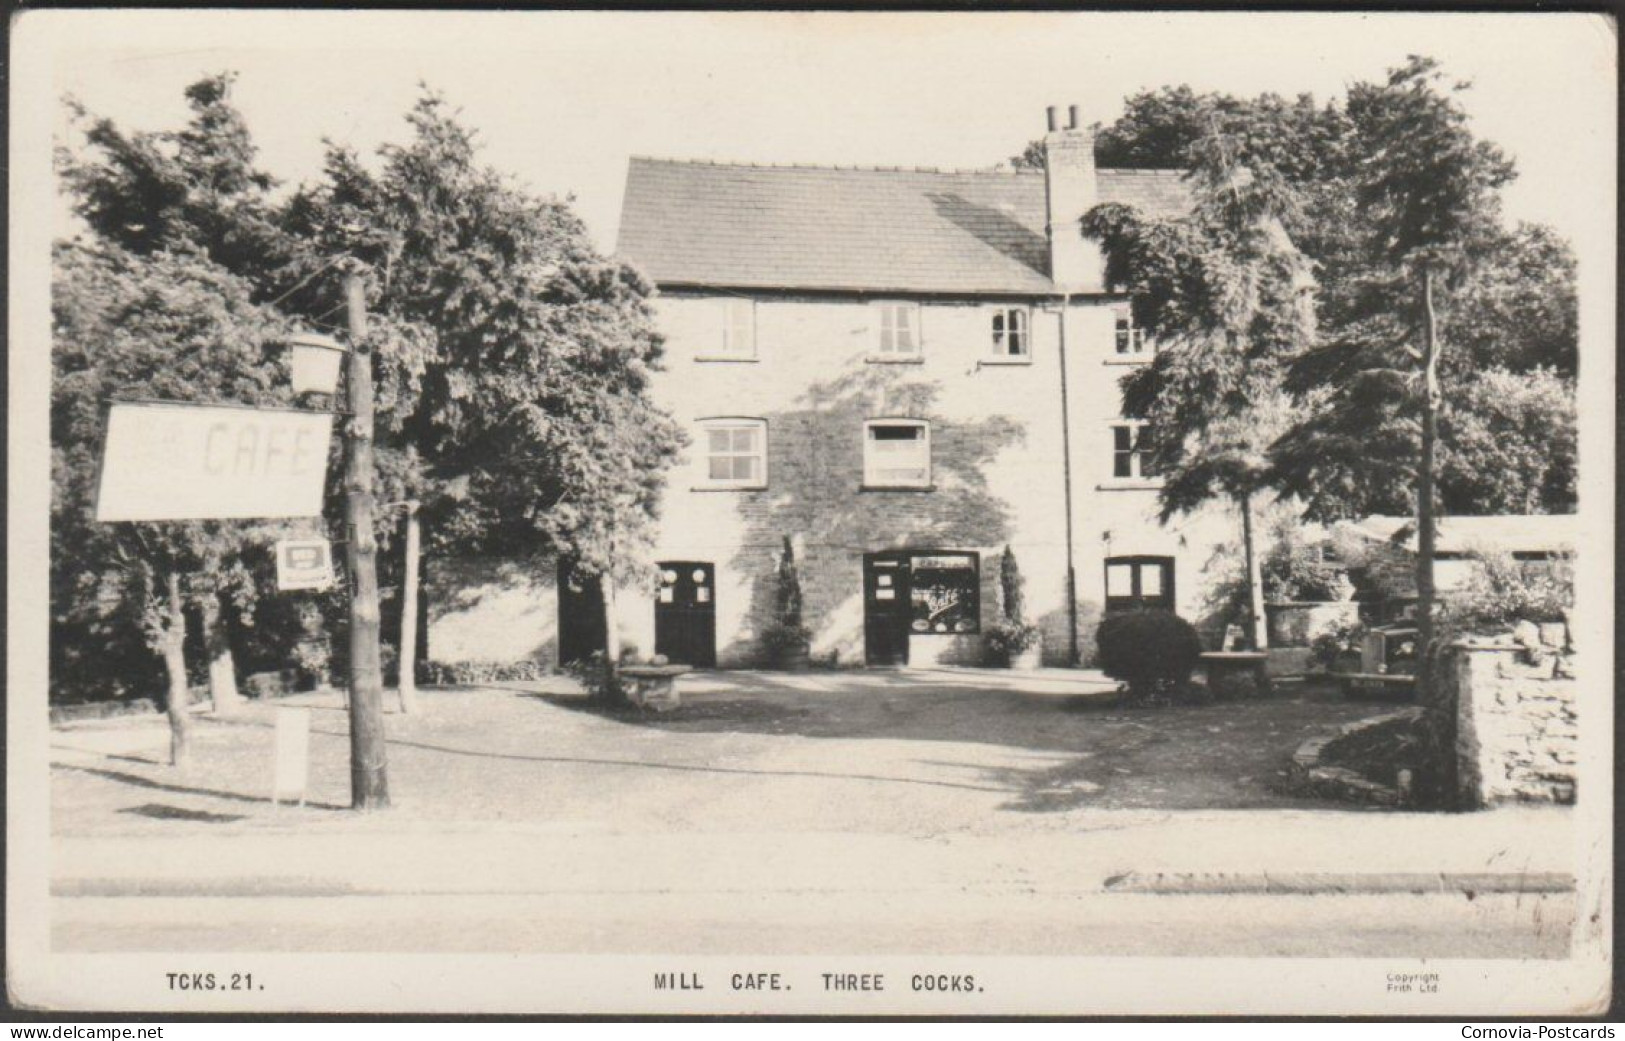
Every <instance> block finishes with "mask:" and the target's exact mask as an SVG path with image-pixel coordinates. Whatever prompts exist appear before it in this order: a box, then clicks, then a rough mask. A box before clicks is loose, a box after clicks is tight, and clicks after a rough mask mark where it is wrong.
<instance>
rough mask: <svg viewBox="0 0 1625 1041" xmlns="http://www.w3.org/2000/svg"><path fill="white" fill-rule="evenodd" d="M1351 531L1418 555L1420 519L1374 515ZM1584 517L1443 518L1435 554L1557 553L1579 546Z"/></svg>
mask: <svg viewBox="0 0 1625 1041" xmlns="http://www.w3.org/2000/svg"><path fill="white" fill-rule="evenodd" d="M1345 523H1346V526H1347V527H1348V529H1349V530H1351V531H1353V532H1354V533H1355V534H1357V535H1361V536H1364V537H1365V538H1368V539H1370V540H1372V541H1373V542H1395V543H1398V544H1400V545H1402V546H1403V547H1404V548H1405V549H1408V550H1410V551H1411V552H1413V553H1414V552H1416V518H1414V517H1383V516H1378V515H1373V516H1370V517H1366V518H1365V519H1364V520H1361V521H1358V522H1353V521H1349V522H1345ZM1579 524H1580V518H1579V517H1578V516H1577V515H1576V514H1572V513H1544V514H1525V515H1518V514H1498V515H1494V516H1488V517H1441V518H1439V537H1438V540H1437V542H1436V543H1435V546H1434V548H1435V551H1436V552H1439V553H1467V552H1471V551H1472V550H1475V549H1487V550H1497V551H1500V552H1503V553H1518V552H1528V553H1540V552H1546V553H1553V552H1558V551H1561V550H1572V549H1574V548H1576V547H1577V546H1578V545H1579V538H1578V536H1579V534H1580V527H1579Z"/></svg>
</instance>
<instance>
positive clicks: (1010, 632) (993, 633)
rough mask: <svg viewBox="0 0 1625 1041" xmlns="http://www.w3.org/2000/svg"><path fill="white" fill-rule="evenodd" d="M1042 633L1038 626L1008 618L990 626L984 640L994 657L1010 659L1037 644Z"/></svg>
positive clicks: (989, 652)
mask: <svg viewBox="0 0 1625 1041" xmlns="http://www.w3.org/2000/svg"><path fill="white" fill-rule="evenodd" d="M1040 635H1041V632H1040V630H1039V628H1038V626H1036V625H1033V624H1031V623H1030V622H1018V621H1012V620H1010V619H1008V618H1006V619H1004V620H1002V621H998V622H995V623H993V624H992V625H990V626H988V627H987V629H986V631H985V632H984V634H983V636H982V641H983V643H984V644H985V645H986V647H987V651H988V654H989V655H990V656H991V657H993V658H994V659H1010V658H1013V657H1015V656H1016V655H1018V654H1020V653H1022V652H1023V651H1025V650H1028V649H1029V648H1031V647H1032V646H1034V645H1035V644H1037V643H1038V638H1039V636H1040Z"/></svg>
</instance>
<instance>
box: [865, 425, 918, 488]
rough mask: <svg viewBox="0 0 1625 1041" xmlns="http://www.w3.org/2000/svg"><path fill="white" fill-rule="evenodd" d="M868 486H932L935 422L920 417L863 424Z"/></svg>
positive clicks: (866, 483) (866, 485) (866, 482)
mask: <svg viewBox="0 0 1625 1041" xmlns="http://www.w3.org/2000/svg"><path fill="white" fill-rule="evenodd" d="M863 484H864V487H866V488H929V487H930V486H931V424H929V423H926V422H923V421H921V420H918V419H871V420H869V421H868V422H867V423H865V424H864V425H863Z"/></svg>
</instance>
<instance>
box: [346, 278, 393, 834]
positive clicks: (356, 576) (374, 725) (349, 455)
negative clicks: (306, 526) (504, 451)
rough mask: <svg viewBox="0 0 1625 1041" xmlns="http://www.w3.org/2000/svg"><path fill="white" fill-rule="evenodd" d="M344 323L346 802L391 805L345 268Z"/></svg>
mask: <svg viewBox="0 0 1625 1041" xmlns="http://www.w3.org/2000/svg"><path fill="white" fill-rule="evenodd" d="M344 299H345V304H346V306H347V310H348V312H349V324H350V378H349V380H348V382H347V389H348V392H349V393H348V397H349V403H350V416H349V417H348V420H347V422H348V426H349V428H348V430H347V432H346V434H347V436H346V437H345V440H344V489H345V513H346V515H347V520H348V525H347V526H348V528H349V532H348V534H349V561H350V805H351V807H352V808H354V809H357V810H378V809H383V808H385V807H387V806H388V805H389V780H388V777H387V776H386V775H385V770H384V715H383V697H384V677H383V666H382V661H381V655H380V653H379V646H378V623H379V611H378V541H377V538H376V537H375V535H374V533H373V526H372V515H373V501H372V431H373V404H372V348H371V346H370V345H369V344H368V343H367V297H366V288H365V284H364V283H363V281H362V276H361V273H360V272H359V271H356V270H354V269H352V270H350V271H348V272H346V273H345V277H344Z"/></svg>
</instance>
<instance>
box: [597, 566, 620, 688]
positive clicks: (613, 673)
mask: <svg viewBox="0 0 1625 1041" xmlns="http://www.w3.org/2000/svg"><path fill="white" fill-rule="evenodd" d="M598 587H599V589H600V590H601V591H602V592H603V594H604V595H603V601H604V700H605V701H606V702H608V703H610V704H619V703H620V702H621V701H622V700H624V698H623V694H622V692H621V680H620V673H619V671H618V668H619V666H620V663H621V631H620V626H618V625H617V624H616V621H617V614H618V612H617V611H616V606H615V580H614V579H612V578H610V576H608V575H600V576H599V577H598Z"/></svg>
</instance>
